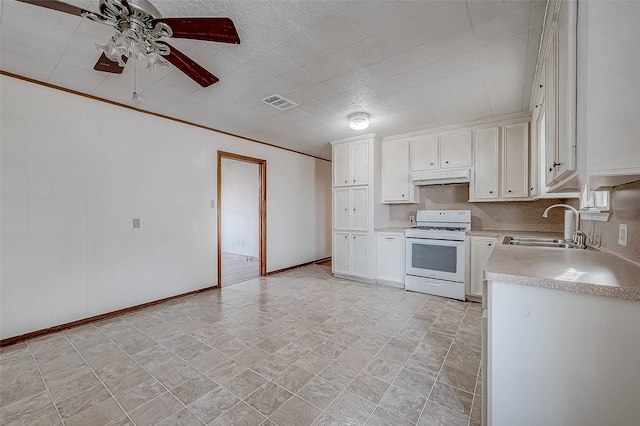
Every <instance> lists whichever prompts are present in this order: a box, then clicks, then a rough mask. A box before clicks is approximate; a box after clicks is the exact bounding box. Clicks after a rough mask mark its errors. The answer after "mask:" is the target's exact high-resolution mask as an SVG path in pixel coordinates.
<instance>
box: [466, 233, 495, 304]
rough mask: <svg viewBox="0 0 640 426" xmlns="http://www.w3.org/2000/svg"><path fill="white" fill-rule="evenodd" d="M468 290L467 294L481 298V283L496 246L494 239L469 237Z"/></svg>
mask: <svg viewBox="0 0 640 426" xmlns="http://www.w3.org/2000/svg"><path fill="white" fill-rule="evenodd" d="M469 240H470V244H469V245H470V248H469V270H470V273H469V277H470V279H469V288H468V289H467V294H469V295H471V296H479V297H482V296H483V294H482V281H484V270H485V268H486V266H487V261H488V260H489V256H490V255H491V252H492V251H493V248H494V247H495V246H496V244H497V242H498V239H497V238H495V237H469Z"/></svg>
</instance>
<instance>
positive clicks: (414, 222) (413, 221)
mask: <svg viewBox="0 0 640 426" xmlns="http://www.w3.org/2000/svg"><path fill="white" fill-rule="evenodd" d="M409 223H410V224H411V225H415V224H416V217H415V216H409Z"/></svg>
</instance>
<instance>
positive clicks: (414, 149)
mask: <svg viewBox="0 0 640 426" xmlns="http://www.w3.org/2000/svg"><path fill="white" fill-rule="evenodd" d="M439 144H440V138H439V137H437V136H426V137H421V138H415V139H412V140H411V171H414V172H416V171H422V170H434V169H437V168H439V167H440V147H439Z"/></svg>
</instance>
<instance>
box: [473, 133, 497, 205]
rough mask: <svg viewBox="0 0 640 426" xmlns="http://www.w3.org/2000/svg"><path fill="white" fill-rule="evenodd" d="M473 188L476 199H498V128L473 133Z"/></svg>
mask: <svg viewBox="0 0 640 426" xmlns="http://www.w3.org/2000/svg"><path fill="white" fill-rule="evenodd" d="M473 155H474V157H475V167H474V172H473V173H474V187H473V194H474V197H475V198H476V199H493V198H498V128H497V127H491V128H489V129H482V130H476V131H475V139H474V153H473Z"/></svg>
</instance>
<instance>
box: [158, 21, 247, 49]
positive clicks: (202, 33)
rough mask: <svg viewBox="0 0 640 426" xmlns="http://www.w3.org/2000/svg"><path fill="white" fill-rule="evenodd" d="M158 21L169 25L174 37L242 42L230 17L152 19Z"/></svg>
mask: <svg viewBox="0 0 640 426" xmlns="http://www.w3.org/2000/svg"><path fill="white" fill-rule="evenodd" d="M156 22H164V23H165V24H167V25H169V26H170V27H171V31H173V36H172V37H173V38H189V39H194V40H206V41H218V42H222V43H234V44H240V37H239V36H238V32H237V31H236V27H235V25H233V21H232V20H231V19H230V18H160V19H154V20H153V21H152V23H154V24H155V23H156Z"/></svg>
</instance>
